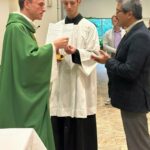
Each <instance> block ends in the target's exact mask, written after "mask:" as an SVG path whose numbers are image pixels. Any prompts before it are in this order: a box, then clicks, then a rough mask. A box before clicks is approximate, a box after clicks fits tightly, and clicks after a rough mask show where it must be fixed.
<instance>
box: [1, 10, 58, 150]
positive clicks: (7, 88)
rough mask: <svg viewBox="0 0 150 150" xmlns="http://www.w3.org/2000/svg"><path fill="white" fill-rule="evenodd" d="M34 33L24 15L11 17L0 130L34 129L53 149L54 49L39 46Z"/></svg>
mask: <svg viewBox="0 0 150 150" xmlns="http://www.w3.org/2000/svg"><path fill="white" fill-rule="evenodd" d="M34 33H35V29H34V28H33V26H32V25H31V24H30V23H29V22H28V21H27V20H26V19H25V18H24V17H23V16H22V15H20V14H17V13H12V14H10V16H9V19H8V23H7V27H6V32H5V36H4V43H3V53H2V62H1V71H0V128H34V129H35V130H36V132H37V133H38V135H39V136H40V138H41V139H42V141H43V143H44V144H45V146H46V147H47V149H48V150H54V149H55V147H54V141H53V133H52V128H51V122H50V117H49V108H48V106H49V104H48V103H49V93H50V92H49V86H50V76H51V67H52V57H53V56H52V55H53V49H52V45H51V44H47V45H45V46H42V47H38V45H37V42H36V40H35V38H34Z"/></svg>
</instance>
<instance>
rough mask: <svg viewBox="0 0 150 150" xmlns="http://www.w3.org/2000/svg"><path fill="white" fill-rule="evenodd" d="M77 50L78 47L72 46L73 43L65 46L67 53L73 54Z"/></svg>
mask: <svg viewBox="0 0 150 150" xmlns="http://www.w3.org/2000/svg"><path fill="white" fill-rule="evenodd" d="M76 50H77V49H76V48H75V47H73V46H71V45H68V46H67V47H66V48H65V52H66V53H67V54H73V53H75V51H76Z"/></svg>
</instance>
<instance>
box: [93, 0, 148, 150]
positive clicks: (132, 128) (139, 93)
mask: <svg viewBox="0 0 150 150" xmlns="http://www.w3.org/2000/svg"><path fill="white" fill-rule="evenodd" d="M116 15H117V18H118V20H119V24H120V25H121V26H122V27H124V28H126V34H125V36H124V37H123V39H122V40H121V42H120V44H119V46H118V49H117V53H116V56H115V58H111V57H110V56H109V55H108V54H107V53H105V52H101V55H100V56H99V57H96V56H92V59H94V60H95V61H97V62H99V63H104V64H105V66H106V68H107V71H108V73H109V76H110V77H111V78H110V79H111V83H112V84H111V87H110V96H111V103H112V105H113V106H114V107H117V108H119V109H120V110H121V117H122V121H123V126H124V130H125V134H126V139H127V146H128V150H150V136H149V133H148V124H147V117H146V114H147V113H148V112H149V110H150V34H149V31H148V29H147V27H146V26H145V25H144V23H143V21H142V20H141V19H142V6H141V3H140V0H117V7H116Z"/></svg>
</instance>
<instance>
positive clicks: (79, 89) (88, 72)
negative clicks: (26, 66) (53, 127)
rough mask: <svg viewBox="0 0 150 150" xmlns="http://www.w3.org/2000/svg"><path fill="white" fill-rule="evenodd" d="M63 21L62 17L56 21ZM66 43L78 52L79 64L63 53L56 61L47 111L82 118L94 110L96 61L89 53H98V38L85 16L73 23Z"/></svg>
mask: <svg viewBox="0 0 150 150" xmlns="http://www.w3.org/2000/svg"><path fill="white" fill-rule="evenodd" d="M59 23H60V24H62V25H64V24H65V23H64V20H62V21H60V22H59ZM69 43H70V44H71V45H72V46H74V47H76V48H77V49H78V51H79V53H80V59H81V65H79V64H75V63H73V62H72V56H71V55H67V54H65V56H64V60H62V61H61V62H58V63H57V67H58V76H57V78H55V80H54V81H53V85H52V91H51V97H50V115H51V116H58V117H65V116H70V117H77V118H86V117H87V116H88V115H93V114H96V108H97V77H96V62H94V61H93V60H91V54H99V52H98V51H99V49H100V48H99V39H98V34H97V31H96V27H95V26H94V25H93V24H92V23H91V22H89V21H88V20H87V19H84V18H83V19H82V20H81V21H80V22H79V24H77V25H74V29H73V33H72V37H71V39H69Z"/></svg>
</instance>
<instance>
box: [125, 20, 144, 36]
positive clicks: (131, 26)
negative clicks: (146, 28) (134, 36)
mask: <svg viewBox="0 0 150 150" xmlns="http://www.w3.org/2000/svg"><path fill="white" fill-rule="evenodd" d="M142 21H143V20H142V19H140V20H138V21H136V22H134V23H133V24H131V25H130V26H129V27H128V28H126V29H125V31H126V33H128V32H129V31H130V30H131V29H132V28H133V27H134V26H135V25H136V24H138V23H140V22H142Z"/></svg>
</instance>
